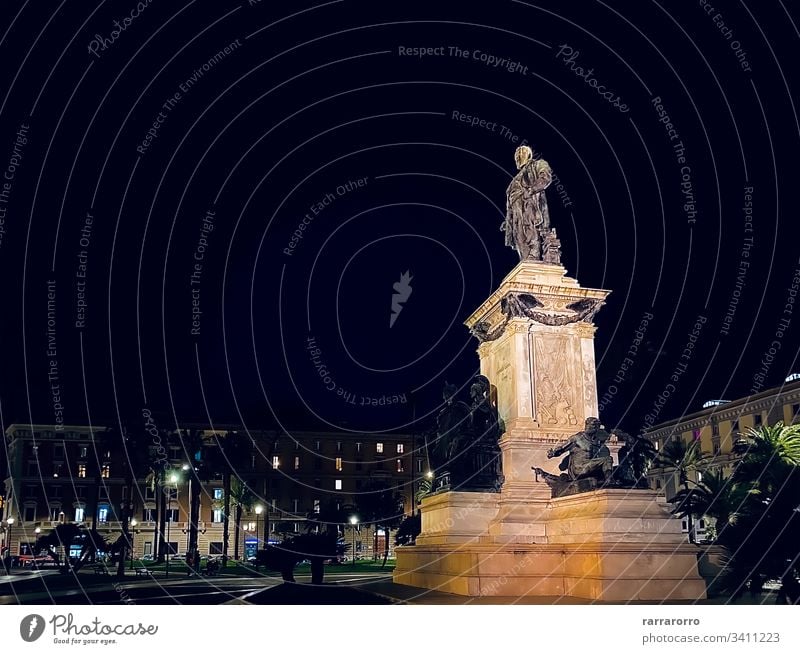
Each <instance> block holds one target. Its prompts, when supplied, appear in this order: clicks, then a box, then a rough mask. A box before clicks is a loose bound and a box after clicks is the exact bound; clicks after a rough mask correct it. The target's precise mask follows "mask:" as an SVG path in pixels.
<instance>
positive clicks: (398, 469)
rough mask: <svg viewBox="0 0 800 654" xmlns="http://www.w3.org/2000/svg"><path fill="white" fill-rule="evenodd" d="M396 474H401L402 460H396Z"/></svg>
mask: <svg viewBox="0 0 800 654" xmlns="http://www.w3.org/2000/svg"><path fill="white" fill-rule="evenodd" d="M397 472H403V459H397Z"/></svg>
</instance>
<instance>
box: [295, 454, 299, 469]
mask: <svg viewBox="0 0 800 654" xmlns="http://www.w3.org/2000/svg"><path fill="white" fill-rule="evenodd" d="M294 469H295V470H300V457H299V456H296V457H294Z"/></svg>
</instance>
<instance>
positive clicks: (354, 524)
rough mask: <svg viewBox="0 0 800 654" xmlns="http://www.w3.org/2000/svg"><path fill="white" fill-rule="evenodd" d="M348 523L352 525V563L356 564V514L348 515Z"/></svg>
mask: <svg viewBox="0 0 800 654" xmlns="http://www.w3.org/2000/svg"><path fill="white" fill-rule="evenodd" d="M350 524H351V525H352V527H353V565H355V564H356V527H357V526H358V516H357V515H351V516H350Z"/></svg>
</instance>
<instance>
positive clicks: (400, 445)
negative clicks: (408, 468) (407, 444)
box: [397, 443, 403, 454]
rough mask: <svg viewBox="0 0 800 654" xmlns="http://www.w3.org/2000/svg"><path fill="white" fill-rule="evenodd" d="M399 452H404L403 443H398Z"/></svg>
mask: <svg viewBox="0 0 800 654" xmlns="http://www.w3.org/2000/svg"><path fill="white" fill-rule="evenodd" d="M397 453H398V454H402V453H403V444H402V443H398V444H397Z"/></svg>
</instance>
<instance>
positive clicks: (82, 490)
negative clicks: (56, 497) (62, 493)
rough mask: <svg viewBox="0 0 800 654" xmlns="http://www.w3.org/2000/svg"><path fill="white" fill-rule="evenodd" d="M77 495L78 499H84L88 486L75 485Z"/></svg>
mask: <svg viewBox="0 0 800 654" xmlns="http://www.w3.org/2000/svg"><path fill="white" fill-rule="evenodd" d="M75 496H76V497H77V498H78V499H81V500H82V499H83V498H85V497H86V486H75Z"/></svg>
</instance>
